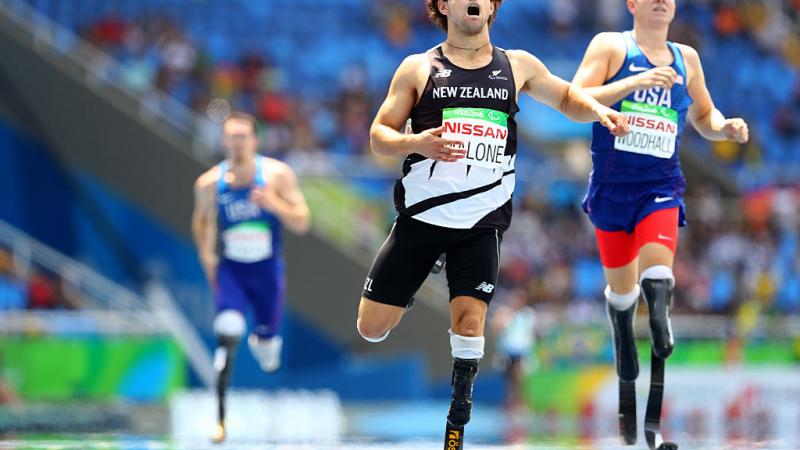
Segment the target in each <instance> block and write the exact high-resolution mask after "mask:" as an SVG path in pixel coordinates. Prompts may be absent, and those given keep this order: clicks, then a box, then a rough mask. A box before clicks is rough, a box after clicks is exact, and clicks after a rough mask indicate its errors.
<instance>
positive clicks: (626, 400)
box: [619, 380, 638, 445]
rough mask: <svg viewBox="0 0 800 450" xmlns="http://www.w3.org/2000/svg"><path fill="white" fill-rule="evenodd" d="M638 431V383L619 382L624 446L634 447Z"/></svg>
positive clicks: (620, 431)
mask: <svg viewBox="0 0 800 450" xmlns="http://www.w3.org/2000/svg"><path fill="white" fill-rule="evenodd" d="M637 432H638V431H637V429H636V381H622V380H619V435H620V439H621V441H622V445H634V444H636V438H637V436H636V435H637Z"/></svg>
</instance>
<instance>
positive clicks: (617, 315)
mask: <svg viewBox="0 0 800 450" xmlns="http://www.w3.org/2000/svg"><path fill="white" fill-rule="evenodd" d="M639 293H640V290H639V287H638V286H637V287H636V289H634V290H633V291H632V292H630V293H628V294H625V295H619V294H615V293H614V292H612V291H611V289H610V288H609V287H607V288H606V292H605V296H606V300H607V301H606V313H607V314H608V321H609V323H610V324H611V334H612V337H613V340H614V361H615V365H616V369H617V376H618V377H619V432H620V439H621V440H622V444H623V445H634V444H636V437H637V436H636V435H637V427H636V378H637V377H638V376H639V355H638V353H637V351H636V339H635V336H634V334H633V325H634V321H635V320H636V309H637V306H638V300H639ZM618 308H622V309H618Z"/></svg>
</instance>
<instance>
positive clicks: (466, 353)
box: [447, 330, 486, 359]
mask: <svg viewBox="0 0 800 450" xmlns="http://www.w3.org/2000/svg"><path fill="white" fill-rule="evenodd" d="M447 332H448V333H450V349H451V353H452V355H453V358H460V359H480V358H483V346H484V343H485V342H486V339H485V338H484V337H483V336H475V337H470V336H461V335H460V334H455V333H453V330H447Z"/></svg>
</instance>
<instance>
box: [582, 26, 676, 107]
mask: <svg viewBox="0 0 800 450" xmlns="http://www.w3.org/2000/svg"><path fill="white" fill-rule="evenodd" d="M624 62H625V41H624V38H623V37H622V34H620V33H600V34H598V35H597V36H595V37H594V39H592V42H590V43H589V47H588V48H587V49H586V54H585V55H584V56H583V61H582V62H581V65H580V66H579V67H578V71H577V72H575V77H574V78H573V79H572V83H573V84H575V85H577V86H580V87H582V88H584V90H585V91H586V92H587V93H588V94H589V95H591V96H592V97H594V98H595V99H596V100H597V101H598V102H600V103H602V104H604V105H606V106H611V105H613V104H615V103H617V102H619V101H620V100H622V99H624V98H625V97H627V96H628V95H630V94H631V93H633V92H635V91H637V90H640V89H649V88H651V87H661V88H665V89H669V88H671V87H672V84H673V83H674V82H675V78H676V77H677V73H675V70H674V69H673V68H672V67H656V68H654V69H650V70H647V71H644V72H641V73H638V74H636V75H633V76H630V77H626V78H623V79H621V80H617V81H615V82H613V83H609V84H603V83H605V82H606V81H607V80H608V79H609V78H611V77H612V76H614V73H612V72H613V71H616V70H618V68H619V66H620V65H621V64H622V63H624Z"/></svg>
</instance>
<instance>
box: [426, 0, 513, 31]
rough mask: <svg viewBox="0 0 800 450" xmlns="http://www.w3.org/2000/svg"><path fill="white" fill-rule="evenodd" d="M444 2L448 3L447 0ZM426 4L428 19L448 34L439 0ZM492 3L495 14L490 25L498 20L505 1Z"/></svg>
mask: <svg viewBox="0 0 800 450" xmlns="http://www.w3.org/2000/svg"><path fill="white" fill-rule="evenodd" d="M444 1H445V2H446V1H447V0H444ZM426 2H427V4H428V18H429V19H431V21H432V22H433V23H435V24H436V25H437V26H438V27H439V28H441V29H442V30H444V31H445V32H447V16H445V15H444V14H442V12H441V11H439V0H426ZM492 3H493V4H494V14H492V16H491V17H489V25H491V24H492V23H494V19H495V18H497V10H498V9H500V5H502V4H503V0H492Z"/></svg>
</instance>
